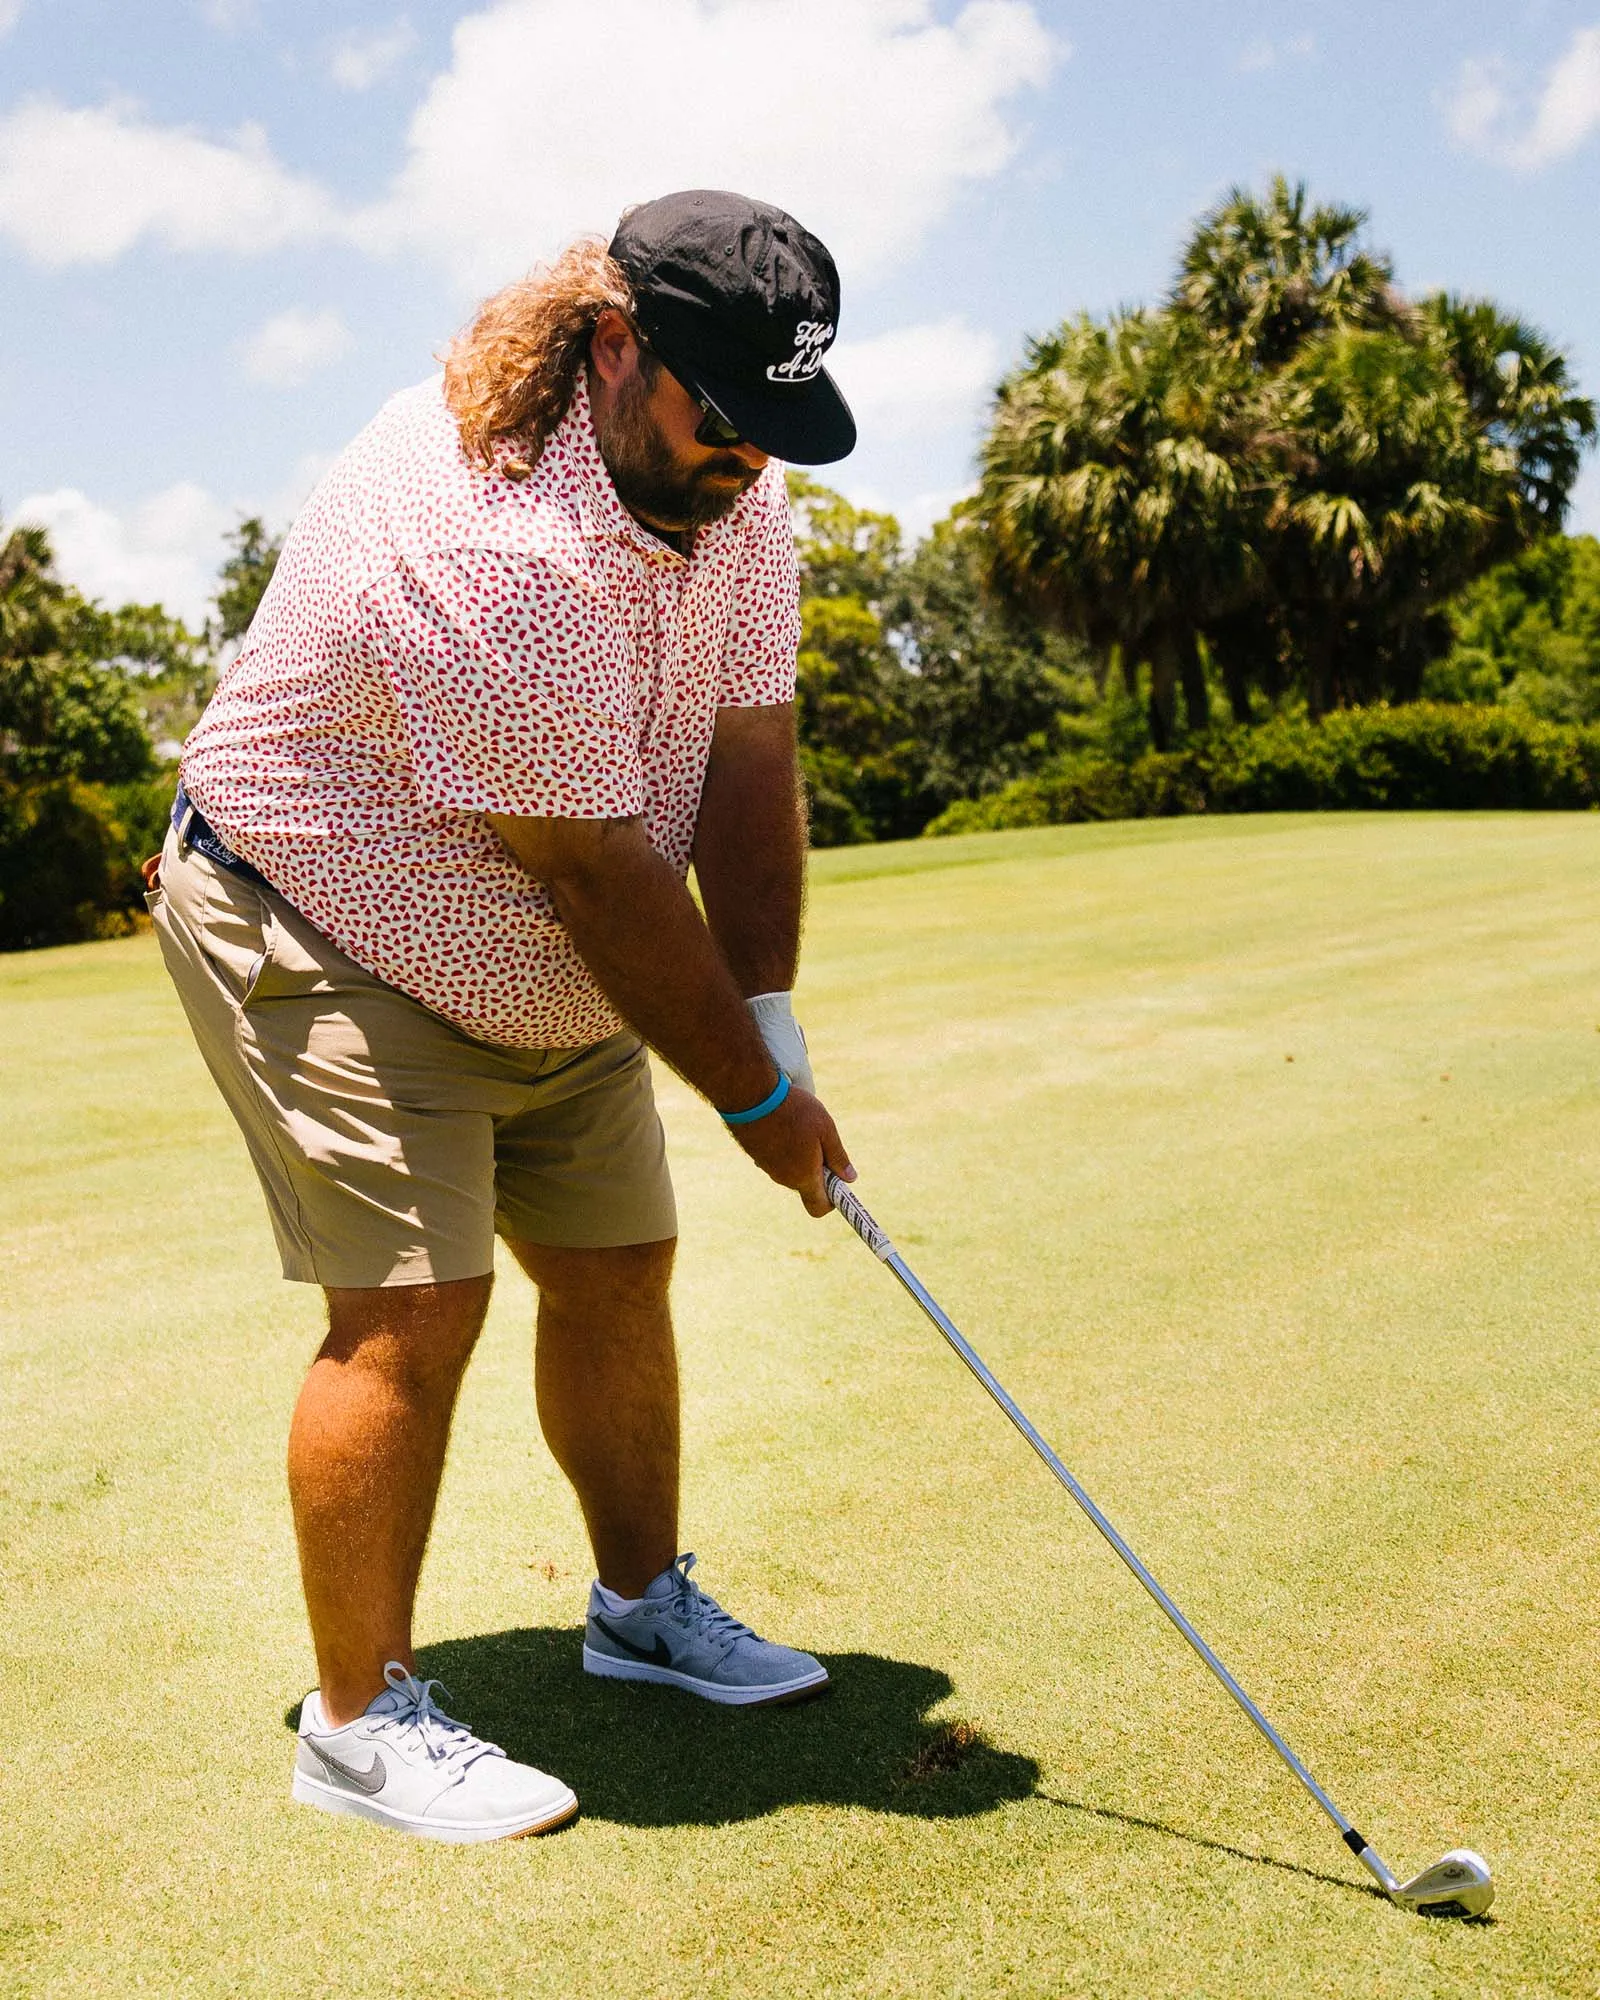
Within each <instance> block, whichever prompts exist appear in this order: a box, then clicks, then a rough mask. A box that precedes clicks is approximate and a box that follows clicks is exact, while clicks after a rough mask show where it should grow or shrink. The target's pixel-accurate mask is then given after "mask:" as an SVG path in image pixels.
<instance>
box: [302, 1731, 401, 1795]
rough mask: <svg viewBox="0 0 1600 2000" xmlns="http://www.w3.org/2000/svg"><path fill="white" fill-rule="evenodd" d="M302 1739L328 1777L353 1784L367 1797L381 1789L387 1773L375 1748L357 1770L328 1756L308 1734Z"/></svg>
mask: <svg viewBox="0 0 1600 2000" xmlns="http://www.w3.org/2000/svg"><path fill="white" fill-rule="evenodd" d="M304 1740H305V1745H306V1748H307V1749H308V1750H309V1751H310V1752H311V1754H312V1756H313V1757H315V1758H316V1759H317V1761H318V1763H319V1764H322V1765H324V1766H325V1767H326V1769H327V1771H328V1774H329V1776H330V1777H334V1778H342V1779H343V1780H344V1782H345V1783H346V1784H347V1785H353V1786H354V1787H355V1789H356V1790H357V1791H358V1792H365V1793H366V1794H367V1795H368V1797H369V1798H370V1797H371V1796H372V1794H373V1793H374V1792H381V1791H382V1790H383V1787H384V1781H385V1780H386V1779H387V1777H388V1775H389V1774H388V1772H387V1771H386V1770H385V1769H384V1768H383V1759H382V1758H381V1757H380V1756H379V1755H378V1753H377V1751H376V1750H374V1751H373V1753H372V1762H371V1763H370V1764H369V1765H368V1766H367V1768H366V1769H365V1770H364V1771H358V1770H356V1769H355V1768H354V1767H353V1766H352V1765H350V1764H341V1763H340V1762H339V1759H338V1758H337V1757H330V1756H329V1755H328V1753H327V1751H326V1750H324V1749H323V1748H322V1747H321V1746H320V1745H319V1744H316V1743H313V1742H312V1741H311V1739H310V1737H309V1736H308V1737H306V1738H305V1739H304Z"/></svg>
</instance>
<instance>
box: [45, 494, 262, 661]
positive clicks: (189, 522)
mask: <svg viewBox="0 0 1600 2000" xmlns="http://www.w3.org/2000/svg"><path fill="white" fill-rule="evenodd" d="M13 518H14V519H15V520H18V521H28V522H33V523H37V524H38V525H39V526H40V527H44V528H48V529H49V530H50V538H51V541H52V542H53V544H54V546H55V552H56V565H57V568H58V570H59V572H60V574H61V575H62V576H63V577H65V578H66V580H67V581H68V582H69V583H71V584H75V585H76V586H77V588H78V589H79V590H81V591H83V592H84V594H85V595H86V596H88V597H98V598H100V599H101V600H102V601H103V602H104V603H106V604H111V605H116V604H164V605H165V606H166V608H167V609H168V610H169V611H171V612H174V613H176V615H177V616H178V617H180V618H182V619H184V620H185V621H186V622H187V623H189V624H190V625H196V626H197V625H199V624H200V623H201V622H202V621H203V620H204V618H205V615H206V608H207V605H208V603H209V601H210V598H211V595H212V592H213V591H214V590H215V589H216V582H217V571H218V569H219V568H220V567H221V564H222V559H223V556H224V554H225V550H224V548H223V542H222V538H223V536H224V535H225V534H226V533H227V532H228V530H229V529H230V528H232V526H233V525H234V522H235V520H236V519H237V514H236V511H235V510H234V509H233V508H231V507H226V506H224V505H223V503H222V502H221V501H220V500H217V499H216V498H214V497H213V496H212V495H211V494H210V493H208V492H206V490H205V488H204V487H201V486H196V485H194V484H192V483H190V482H187V481H185V482H183V483H181V484H179V485H177V486H169V487H167V488H166V490H165V491H164V492H161V493H155V494H152V495H151V496H150V498H149V499H147V500H144V501H142V502H140V503H139V504H138V505H137V506H135V507H133V508H132V509H131V510H130V511H129V512H127V513H126V514H119V513H117V512H115V511H114V510H113V509H112V508H110V507H102V506H99V505H97V504H96V503H95V502H94V501H93V500H91V499H90V498H89V497H88V495H87V494H86V493H82V492H80V491H79V490H78V489H77V488H76V487H72V486H63V487H58V488H57V490H56V491H55V492H53V493H32V494H30V495H29V496H28V497H27V498H26V499H25V500H23V501H22V502H20V504H19V505H18V506H17V508H16V510H15V513H14V516H13Z"/></svg>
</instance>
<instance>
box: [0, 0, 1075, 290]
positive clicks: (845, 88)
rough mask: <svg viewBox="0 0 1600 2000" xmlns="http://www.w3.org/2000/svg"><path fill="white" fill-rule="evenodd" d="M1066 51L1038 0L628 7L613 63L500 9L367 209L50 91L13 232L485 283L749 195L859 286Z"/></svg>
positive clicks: (996, 146) (530, 7) (15, 161)
mask: <svg viewBox="0 0 1600 2000" xmlns="http://www.w3.org/2000/svg"><path fill="white" fill-rule="evenodd" d="M6 4H10V0H0V6H4V5H6ZM224 4H225V5H226V7H227V8H228V10H229V14H230V18H232V17H233V9H232V0H224ZM352 46H353V45H352ZM1066 53H1067V51H1066V48H1065V45H1064V44H1063V43H1061V42H1060V41H1058V40H1056V39H1055V38H1053V37H1052V36H1051V35H1050V34H1048V33H1047V32H1046V30H1045V28H1044V26H1043V24H1042V22H1041V21H1040V19H1039V15H1038V13H1037V11H1036V7H1035V0H964V4H962V5H961V6H960V8H959V11H958V12H956V13H955V14H954V16H953V18H951V19H949V20H947V21H944V20H940V19H939V18H937V17H936V15H935V13H934V8H933V0H612V4H611V7H610V10H609V12H608V14H607V16H606V26H605V30H604V37H603V46H602V47H601V48H600V49H599V50H598V51H597V45H596V29H595V26H594V15H593V11H592V7H591V5H590V0H495V4H493V5H490V6H489V7H487V8H485V9H483V10H482V11H480V12H478V13H476V14H469V15H467V16H466V17H465V18H463V19H462V20H461V21H460V22H458V24H457V26H456V30H455V36H454V42H453V54H452V62H451V67H450V68H449V69H448V70H447V71H446V72H445V73H444V74H443V75H441V76H439V77H437V78H436V79H435V81H434V83H433V85H432V87H431V89H430V90H429V92H428V94H427V96H426V97H425V98H424V100H423V102H422V104H421V105H420V107H419V108H418V110H417V112H416V115H415V116H414V118H413V119H412V123H411V130H410V135H409V150H408V156H407V160H406V163H405V166H404V167H403V169H402V171H401V173H400V174H399V175H398V177H397V178H396V180H395V182H394V183H393V185H392V187H391V188H390V190H389V192H388V194H387V195H386V196H384V197H383V198H382V199H381V200H380V201H379V202H377V203H375V204H374V205H373V206H372V207H370V208H368V209H366V210H365V211H362V212H360V213H350V212H347V211H341V209H340V207H339V205H338V204H337V203H336V202H335V200H334V199H333V197H332V196H331V195H330V194H329V192H328V191H327V190H326V189H325V188H323V187H322V186H320V185H319V184H318V183H317V182H315V181H314V180H311V179H309V178H307V177H305V176H303V175H299V174H295V173H293V172H292V171H290V169H288V168H287V167H285V166H283V165H282V164H281V163H280V162H279V161H278V160H277V159H276V158H275V157H274V156H273V153H272V151H271V148H270V147H269V145H268V143H267V139H266V136H265V134H264V133H263V132H262V131H261V129H260V128H259V127H257V126H253V125H247V126H244V127H241V128H240V130H239V131H238V132H236V133H234V134H233V135H232V136H231V137H230V138H226V139H220V140H219V139H212V138H207V137H205V136H203V135H202V134H200V133H198V132H195V131H193V130H190V129H186V128H180V127H173V126H160V125H155V124H152V123H150V122H149V121H147V120H146V119H144V118H143V117H142V116H141V115H140V113H139V110H138V108H137V106H135V105H133V104H130V103H128V102H126V101H124V100H113V101H111V102H109V103H107V104H104V105H102V106H100V107H98V108H80V109H74V108H70V107H67V106H64V105H62V104H59V103H57V102H56V101H54V100H53V99H49V98H36V99H34V100H32V101H30V102H27V103H24V104H22V105H21V106H19V107H18V108H17V109H16V110H14V111H12V112H11V113H9V114H8V115H6V116H4V117H0V236H8V237H9V238H10V239H11V240H12V242H13V243H15V244H16V245H17V246H18V247H19V248H20V249H22V250H23V251H24V252H26V253H27V254H28V255H29V256H31V257H33V258H34V259H35V260H36V261H37V262H39V263H42V264H47V265H54V266H63V265H68V264H74V263H107V262H110V261H111V260H112V259H113V258H115V257H118V256H120V255H122V254H124V253H125V252H127V251H128V250H130V249H132V248H133V246H134V245H135V244H137V243H140V242H141V241H151V242H155V243H158V244H162V245H165V246H167V247H169V248H172V249H176V250H185V251H219V250H220V251H225V252H232V253H235V254H240V255H244V254H250V253H257V252H262V251H269V250H274V249H278V248H280V247H282V246H283V245H285V244H288V243H303V242H311V241H318V240H341V239H342V240H346V241H349V240H354V241H355V242H357V243H359V244H360V245H362V246H363V247H364V248H366V249H368V250H372V251H376V252H385V251H397V250H402V249H420V250H421V251H423V252H424V253H427V254H431V255H433V256H435V257H437V258H438V259H439V261H440V262H441V263H443V264H445V265H446V266H447V267H448V268H449V269H450V270H451V271H452V272H453V273H454V275H455V276H456V277H457V278H458V279H459V280H460V281H461V282H462V283H463V284H465V285H469V286H473V287H484V286H488V285H492V284H496V283H501V282H503V281H504V280H506V279H507V278H509V277H511V276H513V275H515V274H516V273H517V272H518V271H521V270H524V269H525V268H526V267H527V266H528V265H529V264H531V263H532V262H534V261H535V259H536V258H538V257H540V256H542V255H547V254H548V253H549V252H550V251H552V250H553V249H555V248H556V247H557V245H558V244H560V243H561V242H562V241H564V240H565V239H567V238H568V237H570V236H572V235H573V234H575V233H577V232H578V231H580V230H583V229H600V230H606V231H609V229H610V228H611V227H612V225H613V224H614V223H615V221H616V218H617V216H618V215H619V214H620V212H621V211H622V209H623V208H624V207H626V206H627V205H628V203H630V202H633V201H639V200H643V199H648V198H649V197H650V196H651V195H654V194H660V193H665V192H667V191H668V190H669V189H671V188H674V187H694V186H702V187H736V188H742V189H744V190H746V191H748V192H749V193H751V194H756V195H760V196H762V197H764V198H765V199H768V200H771V201H775V202H778V203H780V204H781V205H782V206H784V207H786V208H788V209H790V210H792V211H793V212H794V213H796V214H798V215H799V216H800V217H801V219H802V220H803V221H804V222H805V223H806V224H807V225H808V226H809V227H810V228H812V229H815V230H816V231H817V233H818V234H819V235H820V236H822V237H823V239H824V240H825V241H826V242H827V243H828V245H829V247H830V248H831V249H832V250H833V252H834V254H835V255H836V256H837V257H838V259H839V261H840V264H841V265H842V266H843V268H844V271H845V273H846V277H847V279H848V280H850V281H852V282H853V281H855V280H856V279H859V278H862V277H870V276H872V275H873V274H874V273H876V272H879V271H882V270H885V269H887V268H889V267H891V266H893V265H895V264H897V263H900V262H903V261H904V260H906V259H907V258H909V257H911V256H912V255H913V254H914V253H915V252H916V251H917V249H918V248H919V247H920V245H921V243H922V241H923V239H924V238H925V237H926V236H927V234H928V232H929V231H930V230H931V229H932V228H933V227H934V226H935V224H937V223H938V222H939V221H941V220H942V219H943V218H944V217H945V216H946V215H947V214H948V213H949V211H950V209H951V208H952V207H953V206H954V204H955V203H956V202H957V201H958V200H959V199H960V198H961V196H962V195H963V194H964V193H966V192H968V191H969V190H971V189H974V188H976V187H978V186H979V185H981V184H982V183H984V182H985V181H989V180H992V179H993V178H994V176H995V175H997V174H999V173H1000V172H1001V171H1002V169H1003V168H1005V167H1006V166H1007V165H1008V164H1009V163H1010V162H1011V161H1012V160H1013V159H1014V158H1015V156H1016V153H1017V151H1018V148H1019V146H1020V144H1021V137H1022V133H1021V128H1020V123H1019V119H1018V115H1017V111H1016V106H1015V102H1014V100H1015V99H1016V98H1017V97H1018V96H1019V95H1020V94H1021V93H1022V92H1024V91H1026V90H1028V89H1030V88H1037V87H1038V86H1039V85H1041V84H1042V83H1043V82H1044V81H1045V79H1046V77H1047V76H1048V74H1049V72H1050V70H1051V68H1052V66H1053V65H1054V64H1055V63H1056V62H1057V61H1059V60H1061V59H1062V58H1063V57H1064V56H1065V54H1066ZM369 55H370V49H369ZM349 74H350V75H351V76H354V75H355V74H356V71H355V69H354V68H352V69H351V70H350V72H349ZM597 88H598V89H599V90H600V91H601V92H602V94H603V115H602V111H597V107H596V89H597ZM686 107H690V108H691V109H690V110H689V111H687V112H686ZM600 124H603V128H604V130H603V143H602V142H601V137H600V136H599V132H598V127H599V125H600Z"/></svg>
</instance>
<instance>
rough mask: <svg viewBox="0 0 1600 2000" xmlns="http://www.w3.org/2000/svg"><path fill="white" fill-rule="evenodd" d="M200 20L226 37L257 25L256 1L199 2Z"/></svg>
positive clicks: (219, 0)
mask: <svg viewBox="0 0 1600 2000" xmlns="http://www.w3.org/2000/svg"><path fill="white" fill-rule="evenodd" d="M198 4H199V11H200V18H201V19H202V20H203V21H205V22H206V23H207V24H208V25H209V26H211V27H213V28H218V29H220V30H221V32H222V33H223V34H225V35H236V34H238V33H239V32H240V31H241V30H242V29H244V28H253V27H254V26H255V25H256V0H198Z"/></svg>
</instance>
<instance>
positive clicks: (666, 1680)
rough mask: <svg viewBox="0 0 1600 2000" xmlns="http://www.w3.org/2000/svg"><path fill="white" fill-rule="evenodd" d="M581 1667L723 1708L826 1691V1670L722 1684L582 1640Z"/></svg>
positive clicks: (780, 1702)
mask: <svg viewBox="0 0 1600 2000" xmlns="http://www.w3.org/2000/svg"><path fill="white" fill-rule="evenodd" d="M583 1670H584V1672H585V1673H586V1674H598V1675H599V1676H600V1678H601V1679H602V1680H607V1681H654V1682H656V1683H658V1684H659V1685H660V1686H662V1687H675V1688H682V1689H683V1691H684V1693H685V1694H697V1695H699V1697H700V1698H701V1700H702V1701H715V1702H720V1703H721V1704H722V1706H723V1707H725V1708H782V1707H784V1706H785V1705H786V1704H787V1703H789V1702H792V1701H809V1700H810V1698H811V1697H812V1696H813V1695H819V1694H822V1693H824V1692H825V1691H826V1689H827V1687H828V1685H829V1682H828V1670H827V1668H826V1667H819V1668H818V1669H817V1671H816V1672H815V1673H814V1674H806V1675H804V1676H803V1677H802V1678H801V1679H799V1680H794V1681H778V1682H775V1683H768V1684H767V1685H766V1686H764V1687H722V1686H720V1685H719V1684H718V1683H717V1682H716V1681H703V1680H699V1679H697V1678H696V1677H695V1676H694V1675H693V1674H680V1673H679V1672H678V1670H677V1669H676V1668H675V1667H653V1666H651V1665H650V1663H649V1662H648V1661H647V1660H619V1659H617V1658H616V1657H615V1656H614V1655H613V1654H611V1653H599V1652H596V1651H595V1649H594V1647H593V1646H591V1645H589V1644H587V1643H585V1645H584V1649H583Z"/></svg>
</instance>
